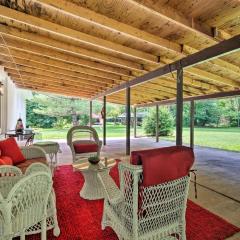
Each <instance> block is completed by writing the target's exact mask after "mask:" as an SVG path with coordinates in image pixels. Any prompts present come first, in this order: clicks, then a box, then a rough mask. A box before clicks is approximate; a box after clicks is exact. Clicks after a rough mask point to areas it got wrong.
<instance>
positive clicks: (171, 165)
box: [141, 147, 194, 186]
mask: <svg viewBox="0 0 240 240" xmlns="http://www.w3.org/2000/svg"><path fill="white" fill-rule="evenodd" d="M162 150H163V151H162V152H161V151H158V152H153V153H152V154H151V153H149V154H148V155H146V154H143V155H142V156H141V159H142V165H143V185H144V186H152V185H157V184H160V183H164V182H168V181H172V180H175V179H178V178H181V177H184V176H186V175H187V174H188V173H189V170H190V168H191V167H192V165H193V162H194V153H193V150H192V149H191V148H188V147H176V148H175V151H169V152H168V151H165V149H164V148H163V149H162ZM171 150H173V149H171Z"/></svg>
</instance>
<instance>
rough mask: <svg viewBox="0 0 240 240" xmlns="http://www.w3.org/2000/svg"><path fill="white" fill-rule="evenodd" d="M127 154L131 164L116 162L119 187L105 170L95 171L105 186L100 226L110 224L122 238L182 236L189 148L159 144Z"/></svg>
mask: <svg viewBox="0 0 240 240" xmlns="http://www.w3.org/2000/svg"><path fill="white" fill-rule="evenodd" d="M131 157H132V158H131V163H132V164H127V163H119V175H120V189H119V188H118V186H117V185H116V184H115V182H114V181H113V179H112V178H111V177H110V176H109V174H108V173H106V172H99V173H98V176H99V178H100V181H101V182H102V184H103V186H104V190H105V200H104V212H103V218H102V228H103V229H104V228H105V227H106V226H110V227H111V228H112V229H113V230H114V231H115V232H116V234H117V236H118V238H119V239H124V240H130V239H131V240H137V239H145V240H147V239H149V240H153V239H169V240H170V239H180V240H185V239H186V233H185V228H186V227H185V225H186V223H185V212H186V204H187V196H188V188H189V179H190V177H189V171H190V168H191V166H192V164H193V161H194V154H193V151H192V149H190V148H187V147H170V148H161V149H154V150H146V151H139V152H133V153H132V155H131ZM134 164H140V165H134Z"/></svg>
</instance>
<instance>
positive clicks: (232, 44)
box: [92, 34, 240, 100]
mask: <svg viewBox="0 0 240 240" xmlns="http://www.w3.org/2000/svg"><path fill="white" fill-rule="evenodd" d="M239 49H240V34H239V35H236V36H234V37H232V38H230V39H228V40H225V41H222V42H220V43H218V44H215V45H213V46H211V47H208V48H205V49H203V50H201V51H198V52H196V53H193V54H191V55H188V56H186V57H184V58H182V59H180V60H177V61H175V62H173V63H171V64H166V65H164V66H163V67H160V68H158V69H156V70H154V71H151V72H149V73H146V74H144V75H142V76H139V77H136V78H134V79H133V80H131V81H128V82H125V83H122V84H120V85H118V86H116V87H113V88H111V89H109V90H107V91H105V92H102V93H99V94H97V95H95V96H94V97H93V98H92V100H94V99H97V98H99V97H103V96H106V95H109V94H112V93H114V92H118V91H121V90H123V89H126V88H127V87H133V86H136V85H138V84H142V83H144V82H147V81H149V80H152V79H154V78H157V77H161V76H164V75H166V74H168V73H170V72H175V71H177V69H178V67H179V64H181V66H182V68H187V67H192V66H194V65H197V64H200V63H203V62H206V61H210V60H213V59H215V58H218V57H222V56H224V55H226V54H230V53H233V52H236V51H239Z"/></svg>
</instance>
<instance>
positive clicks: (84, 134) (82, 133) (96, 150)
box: [67, 126, 102, 162]
mask: <svg viewBox="0 0 240 240" xmlns="http://www.w3.org/2000/svg"><path fill="white" fill-rule="evenodd" d="M67 144H68V146H69V147H70V149H71V152H72V157H73V162H75V161H77V160H79V159H80V158H82V157H87V156H89V155H93V154H96V155H98V156H100V151H101V147H102V141H100V140H99V138H98V134H97V132H96V130H95V129H94V128H92V127H88V126H75V127H72V128H70V129H69V131H68V133H67Z"/></svg>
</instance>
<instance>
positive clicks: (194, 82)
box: [164, 73, 221, 92]
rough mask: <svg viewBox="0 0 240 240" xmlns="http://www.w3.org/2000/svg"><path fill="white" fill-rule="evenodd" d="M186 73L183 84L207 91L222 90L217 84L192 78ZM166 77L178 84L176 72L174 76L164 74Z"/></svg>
mask: <svg viewBox="0 0 240 240" xmlns="http://www.w3.org/2000/svg"><path fill="white" fill-rule="evenodd" d="M186 75H187V74H186V73H185V74H184V76H183V85H185V86H188V87H193V88H196V89H202V90H207V91H213V92H219V91H220V90H221V89H220V88H219V87H217V86H215V85H212V84H209V83H205V82H202V81H198V80H195V79H192V78H190V77H188V76H186ZM173 77H174V79H173ZM164 78H165V79H166V80H168V81H169V80H170V81H173V82H174V84H176V79H177V76H176V74H174V73H173V76H171V75H166V76H164Z"/></svg>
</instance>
